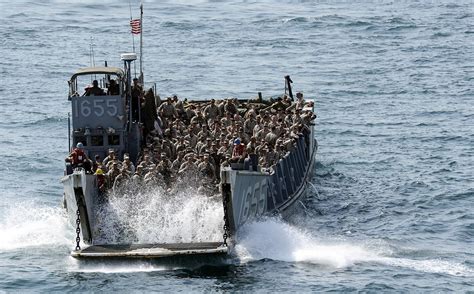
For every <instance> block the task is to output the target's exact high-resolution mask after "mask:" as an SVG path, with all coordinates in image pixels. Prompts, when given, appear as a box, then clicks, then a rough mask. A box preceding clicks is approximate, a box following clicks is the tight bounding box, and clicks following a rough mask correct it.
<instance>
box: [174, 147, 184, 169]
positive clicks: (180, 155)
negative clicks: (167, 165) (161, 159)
mask: <svg viewBox="0 0 474 294" xmlns="http://www.w3.org/2000/svg"><path fill="white" fill-rule="evenodd" d="M183 162H184V150H180V151H178V157H177V158H176V159H175V160H174V161H173V163H172V164H171V170H172V171H173V173H174V174H177V173H178V171H179V168H180V166H181V164H183Z"/></svg>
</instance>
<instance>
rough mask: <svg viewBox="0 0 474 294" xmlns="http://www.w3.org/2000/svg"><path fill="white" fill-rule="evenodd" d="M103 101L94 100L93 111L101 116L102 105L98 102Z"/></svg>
mask: <svg viewBox="0 0 474 294" xmlns="http://www.w3.org/2000/svg"><path fill="white" fill-rule="evenodd" d="M102 103H104V100H103V99H96V100H94V113H95V115H97V116H102V115H103V114H104V107H103V106H102V105H100V104H102Z"/></svg>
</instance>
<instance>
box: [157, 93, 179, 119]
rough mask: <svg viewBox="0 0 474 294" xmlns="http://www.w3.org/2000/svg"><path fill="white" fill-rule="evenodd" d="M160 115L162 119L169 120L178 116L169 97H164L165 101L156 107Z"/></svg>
mask: <svg viewBox="0 0 474 294" xmlns="http://www.w3.org/2000/svg"><path fill="white" fill-rule="evenodd" d="M158 111H159V113H160V116H161V117H162V118H164V119H167V120H171V119H173V118H177V117H178V113H177V112H176V109H175V107H174V105H173V101H172V100H171V98H170V97H168V98H167V99H166V103H163V104H161V106H160V107H159V109H158Z"/></svg>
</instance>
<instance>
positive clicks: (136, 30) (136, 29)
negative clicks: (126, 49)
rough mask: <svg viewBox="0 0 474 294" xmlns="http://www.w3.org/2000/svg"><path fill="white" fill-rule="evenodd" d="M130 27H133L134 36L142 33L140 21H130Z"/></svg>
mask: <svg viewBox="0 0 474 294" xmlns="http://www.w3.org/2000/svg"><path fill="white" fill-rule="evenodd" d="M130 26H131V27H132V34H135V35H137V34H140V33H141V31H142V24H141V22H140V20H139V19H132V20H130Z"/></svg>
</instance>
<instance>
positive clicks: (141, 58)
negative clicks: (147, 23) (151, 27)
mask: <svg viewBox="0 0 474 294" xmlns="http://www.w3.org/2000/svg"><path fill="white" fill-rule="evenodd" d="M144 82H145V79H144V77H143V1H140V83H141V84H142V86H143V87H144Z"/></svg>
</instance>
